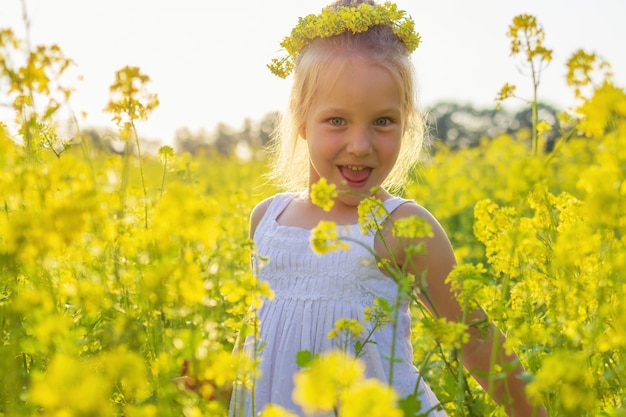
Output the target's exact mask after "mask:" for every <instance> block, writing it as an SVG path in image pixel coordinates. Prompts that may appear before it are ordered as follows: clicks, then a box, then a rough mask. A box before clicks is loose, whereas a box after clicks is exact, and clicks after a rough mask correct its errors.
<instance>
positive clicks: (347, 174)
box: [341, 167, 370, 182]
mask: <svg viewBox="0 0 626 417" xmlns="http://www.w3.org/2000/svg"><path fill="white" fill-rule="evenodd" d="M341 175H343V177H344V178H345V179H346V180H347V181H350V182H361V181H365V180H367V178H368V177H369V175H370V170H369V168H366V169H363V170H360V171H355V170H352V169H349V168H346V167H342V168H341Z"/></svg>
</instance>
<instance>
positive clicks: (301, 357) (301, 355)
mask: <svg viewBox="0 0 626 417" xmlns="http://www.w3.org/2000/svg"><path fill="white" fill-rule="evenodd" d="M312 361H313V354H312V353H311V351H310V350H301V351H299V352H298V353H297V354H296V363H297V364H298V366H299V367H300V368H307V367H308V366H309V364H310V363H311V362H312Z"/></svg>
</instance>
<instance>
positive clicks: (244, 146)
mask: <svg viewBox="0 0 626 417" xmlns="http://www.w3.org/2000/svg"><path fill="white" fill-rule="evenodd" d="M558 113H559V110H557V109H556V108H554V107H552V106H550V105H547V104H540V105H539V119H540V120H545V121H546V122H548V123H549V124H550V125H551V126H558V123H559V122H558V117H557V115H558ZM279 119H280V114H279V113H278V112H270V113H267V114H266V115H265V116H263V117H262V118H261V120H252V119H250V118H246V119H244V121H243V123H242V126H241V127H239V128H235V127H233V126H230V125H228V124H226V123H218V124H217V126H215V128H214V129H213V130H212V131H211V130H208V129H199V130H195V131H194V130H191V129H189V128H188V127H181V128H179V129H178V130H176V132H175V134H174V138H173V145H174V149H175V150H176V152H179V153H184V152H188V153H190V154H192V155H199V154H203V155H208V156H224V157H229V156H239V157H242V158H253V157H254V155H255V154H256V153H257V152H258V151H259V150H261V149H263V147H265V146H266V145H267V144H268V142H269V141H270V140H271V137H272V133H273V132H274V131H275V129H276V128H277V126H278V123H279ZM425 119H426V125H427V144H428V145H429V146H431V147H433V146H435V145H436V144H437V143H442V144H445V145H447V146H448V147H450V148H452V149H460V148H470V147H474V146H477V145H478V144H479V143H480V141H481V140H482V139H484V138H487V139H489V138H493V137H496V136H498V135H502V134H513V133H516V132H521V131H522V132H523V131H525V130H528V131H529V130H530V129H532V113H531V109H530V107H527V108H521V109H518V110H508V109H504V108H502V109H496V108H478V107H476V106H474V105H472V104H461V103H454V102H440V103H437V104H435V105H433V106H432V107H430V108H428V109H427V110H426V112H425ZM82 133H83V136H87V137H89V138H90V140H91V142H92V143H93V144H94V146H95V147H97V148H99V149H102V150H107V151H109V152H113V153H122V152H124V146H123V143H122V141H121V140H120V139H119V136H118V135H117V133H116V132H114V131H113V130H110V129H97V128H89V129H85V130H84V131H83V132H82ZM557 136H558V128H554V129H553V130H552V131H550V132H548V133H547V134H546V137H545V146H546V151H550V150H551V148H552V145H553V143H554V140H555V139H556V138H557ZM146 145H147V146H146V148H148V149H150V148H151V147H152V148H157V147H158V146H160V144H156V143H150V142H149V141H148V142H147V143H146ZM151 145H152V146H151Z"/></svg>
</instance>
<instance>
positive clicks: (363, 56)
mask: <svg viewBox="0 0 626 417" xmlns="http://www.w3.org/2000/svg"><path fill="white" fill-rule="evenodd" d="M418 43H419V37H418V35H417V34H416V33H415V32H414V31H413V21H412V20H411V19H410V18H409V17H408V16H406V15H405V14H404V12H402V11H398V10H397V9H396V8H395V5H393V4H391V3H385V4H384V5H377V4H376V3H373V2H371V1H367V0H357V1H350V0H340V1H339V2H336V3H334V4H333V5H331V6H329V7H327V8H325V9H324V10H323V12H322V13H321V14H320V15H318V16H317V17H314V16H308V17H307V18H305V19H300V22H299V24H298V26H296V28H295V29H294V31H293V32H292V34H291V36H290V37H288V38H286V39H285V41H284V42H283V44H282V45H283V46H284V47H285V49H286V50H287V52H288V54H289V55H288V56H287V57H286V58H284V59H282V60H275V61H274V63H273V65H272V66H270V69H272V70H273V72H275V73H276V74H277V75H279V76H281V77H285V76H286V75H288V74H289V73H290V72H291V71H292V70H293V87H292V91H291V98H290V102H289V111H288V112H287V115H286V117H284V119H283V126H282V130H281V132H280V136H278V137H277V138H276V140H275V146H276V149H275V153H274V160H273V161H274V164H273V178H274V179H275V180H277V181H278V182H279V185H281V186H283V187H284V188H285V190H286V191H287V192H284V193H279V194H277V195H275V196H273V197H271V198H269V199H267V200H265V201H263V202H261V203H260V204H259V205H258V206H257V207H255V208H254V210H253V212H252V214H251V220H250V236H251V237H252V238H253V240H254V243H255V247H256V254H255V258H254V262H253V263H254V265H253V266H254V269H255V273H256V274H257V275H258V278H259V279H260V280H261V281H264V282H267V283H269V284H270V286H271V288H272V290H273V292H274V297H273V298H271V299H268V300H265V301H264V303H263V305H262V307H261V308H260V309H259V310H258V312H257V314H258V319H259V323H260V328H259V333H258V336H257V337H256V338H253V337H248V339H247V340H246V343H245V344H244V349H246V351H247V352H249V354H250V355H251V356H256V358H257V359H258V360H259V371H260V373H259V375H260V376H259V377H258V378H257V379H256V381H255V383H254V385H253V390H252V391H253V392H249V391H248V390H246V389H244V388H243V387H242V386H237V387H235V390H234V392H233V397H232V399H231V415H232V416H246V417H248V416H253V415H256V413H258V412H260V411H263V410H264V409H265V407H266V406H267V405H268V404H276V405H279V406H281V407H283V408H285V409H287V410H291V411H293V412H295V413H298V414H299V415H304V412H303V410H302V409H301V407H300V406H299V404H297V403H296V402H295V401H294V399H293V396H292V392H293V390H294V375H295V374H296V373H297V372H298V370H299V368H298V366H297V363H296V356H297V354H298V352H301V351H309V352H311V354H312V355H317V354H323V353H324V352H328V351H331V350H332V349H335V348H336V347H337V346H336V341H335V340H332V339H329V337H328V334H329V332H330V331H331V330H332V329H333V328H334V327H335V323H336V322H337V321H338V320H339V319H355V320H358V321H360V322H361V323H362V325H363V327H365V328H366V333H367V329H371V324H368V323H366V320H365V318H364V313H363V312H364V310H365V309H366V308H368V307H370V308H371V307H372V306H373V305H374V304H375V300H377V299H384V300H387V301H388V304H390V305H393V304H394V303H395V301H396V296H397V293H398V291H399V286H398V283H397V282H396V280H394V278H392V277H391V276H390V275H391V274H390V273H389V270H388V269H386V268H384V267H383V265H388V264H392V263H393V264H394V265H397V266H398V267H400V268H401V269H402V270H404V271H405V272H407V273H409V274H412V276H415V277H420V278H418V279H416V283H415V286H414V287H415V288H419V290H420V291H418V293H419V294H420V296H421V297H423V302H424V303H425V305H426V306H427V307H428V308H429V309H431V311H432V312H433V314H435V315H436V316H437V317H444V318H446V319H447V320H451V321H452V320H456V321H459V320H461V318H462V316H463V313H462V311H461V307H460V305H459V303H458V301H457V300H456V298H455V296H454V294H453V292H452V290H451V288H450V286H449V284H448V283H446V277H447V276H448V274H449V273H450V272H451V270H452V269H453V268H454V267H455V265H456V261H455V257H454V254H453V250H452V248H451V246H450V243H449V241H448V238H447V237H446V234H445V233H444V231H443V230H442V228H441V226H440V225H439V223H438V222H437V221H436V220H435V218H434V217H433V216H432V215H431V214H430V213H429V212H428V211H426V210H425V209H424V208H423V207H421V206H419V205H418V204H416V203H415V202H413V201H409V200H405V199H402V198H399V197H396V196H394V195H392V194H391V193H390V192H389V191H388V190H394V189H398V187H399V186H401V184H402V183H403V181H404V180H405V179H406V178H407V175H408V172H409V170H410V169H412V168H413V167H414V166H415V164H416V162H417V159H418V156H419V151H420V148H421V145H422V137H423V135H422V125H421V120H420V116H419V114H418V112H417V110H416V109H417V106H416V81H415V78H414V73H413V67H412V65H411V62H410V58H409V55H410V53H411V52H412V51H413V50H414V49H415V48H416V47H417V45H418ZM320 180H323V181H325V182H326V183H327V184H329V185H328V187H329V188H328V189H329V190H332V188H333V186H334V187H335V188H336V191H337V196H336V198H335V199H334V204H332V205H330V204H328V206H327V207H324V208H321V207H320V206H318V205H316V204H314V202H313V201H312V199H311V197H310V191H311V188H312V187H313V185H314V184H316V183H318V182H319V181H320ZM372 192H373V194H372ZM364 197H375V198H377V199H379V200H380V201H382V202H383V203H382V204H383V205H384V209H385V210H384V212H385V213H389V215H388V216H387V218H385V219H383V218H380V219H377V220H379V221H380V222H382V226H383V227H382V228H380V229H376V230H374V231H371V232H368V233H365V234H363V233H362V232H361V229H360V227H359V213H358V205H359V203H360V202H361V201H362V200H363V198H364ZM325 209H327V210H325ZM411 216H417V217H418V218H421V219H424V220H425V221H426V222H427V223H428V224H429V225H430V227H431V228H432V232H433V233H432V236H431V237H426V238H406V237H402V238H400V237H398V236H396V234H394V233H392V227H391V225H392V224H393V223H394V222H397V221H398V220H400V219H404V218H408V217H411ZM320 221H332V222H334V223H335V224H336V225H337V227H338V228H339V229H340V230H341V233H342V234H344V235H346V236H348V237H349V240H350V245H349V248H347V249H345V248H344V250H338V251H333V252H330V253H326V254H323V255H318V254H316V253H315V252H314V251H313V250H312V248H311V243H310V240H311V232H312V229H314V228H315V227H316V226H317V225H318V223H319V222H320ZM419 244H424V246H425V252H424V254H419V253H412V252H410V251H409V252H407V251H406V250H405V249H406V248H408V247H417V246H418V245H419ZM423 274H425V275H423ZM423 276H425V279H422V277H423ZM407 300H408V298H407ZM398 308H399V311H398V314H397V316H396V317H395V319H394V320H395V325H394V326H391V325H388V326H381V327H380V328H377V329H374V332H373V334H372V340H370V341H369V343H367V344H366V346H365V347H364V348H363V349H362V352H361V353H362V354H361V356H360V359H361V360H363V361H364V362H365V364H366V374H367V376H368V377H373V378H378V379H380V380H381V381H385V382H387V381H389V380H390V379H391V377H392V375H393V377H392V380H391V381H390V382H391V384H392V386H393V388H394V389H395V390H396V392H397V393H398V395H399V397H400V398H403V397H406V396H408V395H417V396H418V399H419V401H420V403H421V411H422V412H426V411H430V412H429V415H430V416H444V415H445V412H444V411H443V407H442V406H440V405H439V401H438V400H437V398H436V397H435V395H434V394H433V392H432V391H431V389H430V388H429V387H428V386H427V385H426V384H425V383H424V381H423V378H421V377H420V375H419V374H418V371H417V369H416V368H415V366H414V365H413V353H412V348H411V341H410V329H411V323H410V317H409V303H408V301H405V302H402V303H401V304H400V306H399V307H398ZM469 316H470V317H469V318H466V321H467V322H470V321H474V320H475V321H480V320H483V319H484V317H483V313H482V312H480V311H476V312H473V313H471V314H470V315H469ZM368 326H369V327H368ZM496 332H497V330H496V329H495V328H493V327H491V328H490V329H489V330H488V331H486V332H485V331H484V329H483V330H482V331H481V330H477V329H473V330H469V333H470V340H469V342H468V343H466V344H465V345H464V346H463V360H464V364H465V366H466V367H467V369H468V370H469V371H471V372H472V373H473V374H474V375H475V376H476V379H477V380H478V381H479V382H480V383H481V384H482V385H483V386H484V387H485V388H487V387H488V382H487V380H486V379H484V376H485V375H487V373H488V371H489V366H490V358H491V351H492V349H496V350H497V351H498V354H497V357H498V358H499V361H500V363H501V364H503V363H505V362H506V363H514V362H515V361H516V360H517V358H516V357H515V355H510V354H507V353H506V352H504V350H503V349H502V347H501V346H502V344H503V343H504V337H503V335H502V334H500V333H498V338H497V339H496V338H494V335H495V334H496ZM494 340H497V341H498V343H497V344H496V343H495V342H494ZM391 358H393V364H390V362H391V361H392V359H391ZM392 367H393V371H391V368H392ZM521 372H522V368H521V367H518V368H517V369H515V370H514V371H513V372H511V373H510V374H509V375H508V376H507V377H506V378H505V379H503V380H499V381H498V382H496V384H495V390H492V392H493V394H494V399H495V400H496V401H498V402H502V403H503V404H506V410H507V412H508V413H509V415H511V416H512V415H515V416H532V415H545V411H544V410H539V411H537V410H533V409H532V407H531V405H529V403H528V402H527V400H526V397H525V394H524V384H523V383H522V381H521V380H520V379H519V378H518V376H519V374H520V373H521ZM415 393H417V394H415Z"/></svg>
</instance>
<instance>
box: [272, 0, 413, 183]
mask: <svg viewBox="0 0 626 417" xmlns="http://www.w3.org/2000/svg"><path fill="white" fill-rule="evenodd" d="M362 2H366V3H369V4H372V5H375V3H374V2H372V1H358V0H357V1H354V0H352V1H351V0H344V1H338V2H335V3H334V4H333V5H332V6H331V7H340V6H355V5H357V4H359V3H362ZM346 57H353V58H354V57H358V58H361V59H364V60H365V61H366V62H370V63H372V64H374V65H377V66H380V67H382V68H384V69H386V70H387V71H389V73H390V74H391V75H392V77H394V78H395V80H396V82H397V83H398V85H399V86H400V87H401V91H403V92H404V96H403V97H402V101H403V103H402V107H403V111H404V117H405V121H406V123H405V129H404V132H403V137H402V143H401V148H400V154H399V155H398V159H397V161H396V163H395V165H394V168H393V169H392V171H391V172H390V174H389V175H388V176H387V178H386V180H385V182H384V183H383V186H384V187H385V188H387V189H389V190H393V191H399V190H401V189H402V188H403V187H404V184H405V183H406V182H407V178H408V175H409V173H410V172H411V170H412V169H413V168H414V167H415V164H416V163H417V161H418V159H419V156H420V152H421V149H422V146H423V140H424V123H423V120H422V117H421V114H420V113H419V111H418V108H417V82H416V78H415V70H414V68H413V64H412V62H411V60H410V58H409V53H408V51H407V49H406V47H405V45H404V44H403V43H402V41H401V40H400V39H399V38H398V37H397V36H396V35H395V34H394V32H393V28H391V27H390V26H386V25H377V26H373V27H371V28H370V29H368V30H367V31H365V32H361V33H356V34H353V33H351V32H349V31H347V32H343V33H341V34H340V35H336V36H331V37H327V38H315V39H313V40H311V41H310V42H309V43H308V44H307V45H306V46H305V47H304V48H303V49H302V51H301V52H300V53H299V54H298V57H297V59H296V63H295V69H294V73H293V84H292V87H291V93H290V96H289V102H288V109H287V110H286V111H285V113H284V114H283V115H282V117H281V121H280V125H279V128H278V130H277V131H276V132H275V133H274V136H273V138H272V141H271V142H270V145H269V148H268V151H269V153H270V157H271V162H270V164H271V165H270V166H271V170H270V172H269V174H268V177H269V179H270V180H271V181H272V182H273V183H274V184H275V185H276V186H278V187H279V188H282V189H284V190H285V191H302V190H303V189H306V188H307V186H308V176H309V154H308V148H307V144H306V141H305V140H303V139H302V138H301V136H300V134H299V132H300V131H301V128H302V126H303V125H304V121H305V119H306V117H307V113H308V111H309V109H310V107H311V105H312V103H313V100H314V98H315V93H316V90H317V86H318V83H319V79H320V75H321V74H322V72H323V71H325V70H326V68H328V67H329V64H331V63H333V62H335V61H338V60H341V59H345V58H346Z"/></svg>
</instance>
